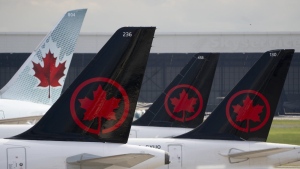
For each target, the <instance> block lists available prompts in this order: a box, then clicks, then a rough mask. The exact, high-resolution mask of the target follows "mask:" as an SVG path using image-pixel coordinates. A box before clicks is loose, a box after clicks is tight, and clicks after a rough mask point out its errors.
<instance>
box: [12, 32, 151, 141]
mask: <svg viewBox="0 0 300 169" xmlns="http://www.w3.org/2000/svg"><path fill="white" fill-rule="evenodd" d="M154 32H155V28H154V27H124V28H121V29H119V30H118V31H117V32H116V33H115V34H114V35H113V36H112V37H111V38H110V39H109V41H108V42H107V43H106V44H105V45H104V46H103V48H102V49H101V50H100V51H99V53H98V54H97V55H96V56H95V57H94V59H93V60H92V61H91V62H90V63H89V64H88V65H87V67H86V68H85V69H84V70H83V71H82V72H81V74H80V75H79V76H78V77H77V78H76V79H75V80H74V82H73V83H72V84H71V85H70V86H69V88H68V89H67V90H66V91H65V92H64V93H63V95H62V96H61V97H60V98H59V99H58V100H57V102H55V104H54V105H53V106H52V107H51V108H50V109H49V111H48V112H47V113H46V114H45V115H44V116H43V117H42V119H41V120H40V121H39V122H38V123H37V124H36V125H35V126H33V127H32V128H31V129H29V130H28V131H26V132H24V133H22V134H20V135H17V136H14V137H12V138H13V139H29V140H56V141H90V142H116V143H126V142H127V140H128V136H129V132H130V128H131V123H132V120H133V116H134V111H135V107H136V104H137V99H138V96H139V92H140V87H141V84H142V80H143V76H144V72H145V68H146V64H147V60H148V56H149V52H150V48H151V44H152V40H153V36H154Z"/></svg>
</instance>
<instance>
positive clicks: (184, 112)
mask: <svg viewBox="0 0 300 169" xmlns="http://www.w3.org/2000/svg"><path fill="white" fill-rule="evenodd" d="M218 59H219V54H217V53H198V54H196V55H195V56H194V57H193V58H192V59H191V60H190V61H189V63H188V64H187V65H186V66H185V67H184V68H183V69H182V71H181V72H180V73H179V74H178V75H177V76H176V77H175V79H174V80H173V81H172V83H171V84H170V85H169V86H168V87H167V88H166V89H165V91H164V92H163V93H162V94H161V95H160V96H159V98H158V99H157V100H156V101H155V102H154V103H153V104H152V105H151V106H150V108H149V109H148V110H147V111H146V113H145V114H144V115H143V116H142V117H140V118H139V119H137V120H136V121H134V122H133V125H138V126H159V127H185V128H195V127H196V126H198V125H199V124H201V123H202V122H203V118H204V114H205V109H206V105H207V101H208V97H209V94H210V89H211V86H212V82H213V78H214V74H215V70H216V67H217V63H218Z"/></svg>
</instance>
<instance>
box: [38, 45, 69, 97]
mask: <svg viewBox="0 0 300 169" xmlns="http://www.w3.org/2000/svg"><path fill="white" fill-rule="evenodd" d="M56 59H57V58H54V55H53V53H51V51H50V50H49V52H48V53H47V54H46V57H45V58H43V62H44V67H42V66H41V65H40V64H38V63H34V62H32V63H33V70H34V71H35V74H34V76H35V77H37V78H38V79H39V80H40V81H41V82H40V84H39V85H38V86H41V87H47V86H49V95H48V98H50V86H52V87H57V86H61V84H60V83H59V82H58V81H59V79H60V78H61V77H63V76H64V75H65V74H64V70H65V69H66V66H65V65H66V62H63V63H59V64H58V66H57V67H55V62H56Z"/></svg>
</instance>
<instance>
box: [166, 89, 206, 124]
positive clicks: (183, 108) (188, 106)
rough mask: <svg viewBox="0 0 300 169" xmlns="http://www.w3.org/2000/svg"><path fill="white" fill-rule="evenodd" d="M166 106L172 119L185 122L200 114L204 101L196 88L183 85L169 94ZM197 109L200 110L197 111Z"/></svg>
mask: <svg viewBox="0 0 300 169" xmlns="http://www.w3.org/2000/svg"><path fill="white" fill-rule="evenodd" d="M187 91H188V92H187ZM164 105H165V109H166V111H167V113H168V115H169V116H170V117H172V118H173V119H175V120H177V121H180V122H185V121H190V120H193V119H194V118H196V117H197V116H198V115H199V114H200V112H201V110H202V108H203V99H202V95H201V93H200V92H199V91H198V90H197V89H196V88H195V87H193V86H191V85H187V84H181V85H178V86H175V87H173V88H172V89H171V90H170V91H169V92H168V93H167V95H166V97H165V101H164ZM170 107H171V109H172V111H171V109H170ZM195 107H198V108H196V109H195Z"/></svg>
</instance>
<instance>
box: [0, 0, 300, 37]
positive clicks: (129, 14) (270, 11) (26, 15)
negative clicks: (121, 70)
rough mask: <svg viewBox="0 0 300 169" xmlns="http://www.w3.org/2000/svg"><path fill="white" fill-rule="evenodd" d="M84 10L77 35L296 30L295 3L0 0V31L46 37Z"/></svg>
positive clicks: (299, 13) (298, 9)
mask: <svg viewBox="0 0 300 169" xmlns="http://www.w3.org/2000/svg"><path fill="white" fill-rule="evenodd" d="M79 8H87V9H88V11H87V14H86V18H85V20H84V22H83V26H82V29H81V32H86V33H97V32H109V33H111V32H114V31H115V30H116V29H118V28H119V27H122V26H156V27H157V28H158V29H157V32H171V33H174V32H193V33H195V32H281V31H284V32H293V31H297V32H299V31H300V1H299V0H0V23H1V26H0V32H48V31H49V30H51V29H52V27H53V26H54V25H55V24H56V23H57V22H58V20H59V19H60V18H61V17H62V16H63V15H64V14H65V12H66V11H68V10H73V9H79Z"/></svg>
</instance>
